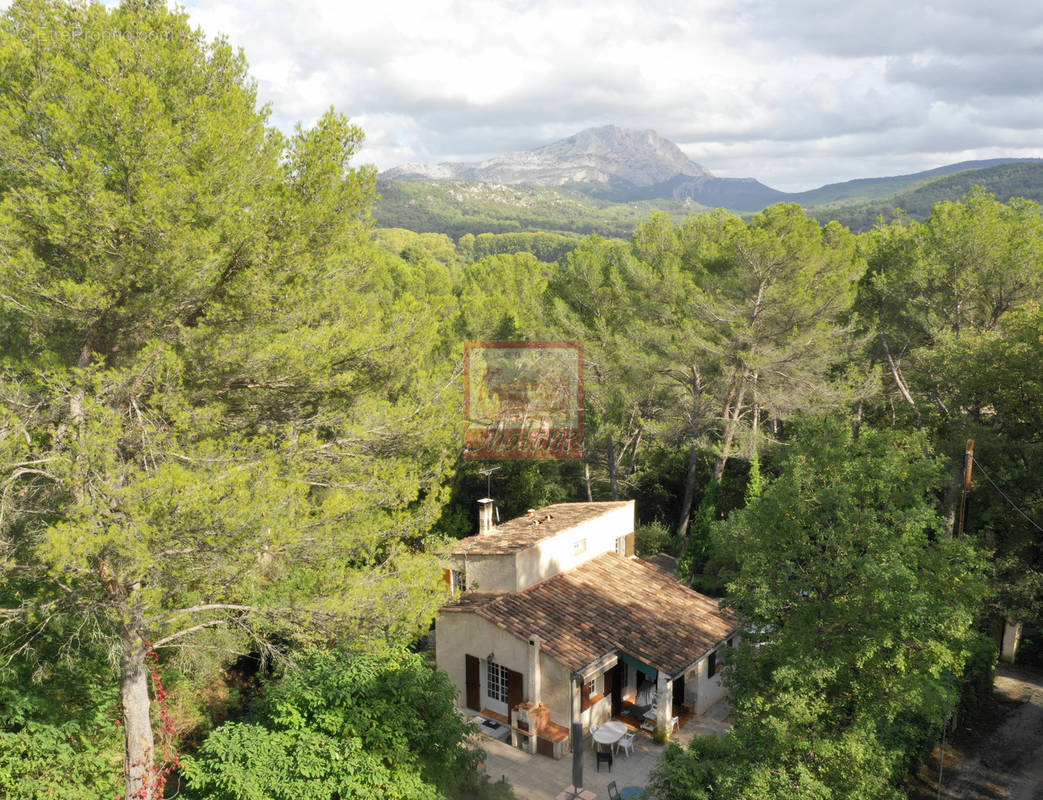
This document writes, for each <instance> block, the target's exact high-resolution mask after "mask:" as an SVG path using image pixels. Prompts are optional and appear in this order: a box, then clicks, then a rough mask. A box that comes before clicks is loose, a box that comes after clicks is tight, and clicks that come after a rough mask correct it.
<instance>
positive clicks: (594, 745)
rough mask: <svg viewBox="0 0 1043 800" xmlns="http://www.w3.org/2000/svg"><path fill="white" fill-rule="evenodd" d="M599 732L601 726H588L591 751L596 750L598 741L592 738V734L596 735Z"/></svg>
mask: <svg viewBox="0 0 1043 800" xmlns="http://www.w3.org/2000/svg"><path fill="white" fill-rule="evenodd" d="M599 730H601V726H600V725H591V726H590V745H591V749H593V750H597V749H598V740H597V739H595V738H594V734H595V733H597V732H598V731H599Z"/></svg>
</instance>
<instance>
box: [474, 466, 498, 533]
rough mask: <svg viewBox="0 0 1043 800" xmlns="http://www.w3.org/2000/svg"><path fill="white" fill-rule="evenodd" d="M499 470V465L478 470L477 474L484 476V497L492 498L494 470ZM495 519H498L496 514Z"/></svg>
mask: <svg viewBox="0 0 1043 800" xmlns="http://www.w3.org/2000/svg"><path fill="white" fill-rule="evenodd" d="M499 468H500V465H499V464H497V465H496V466H495V467H481V468H479V470H478V472H480V473H481V474H482V475H484V476H485V496H486V497H492V496H493V491H492V485H493V473H494V472H496V470H498V469H499ZM497 517H499V514H497ZM497 521H499V520H497Z"/></svg>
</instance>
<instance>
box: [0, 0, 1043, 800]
mask: <svg viewBox="0 0 1043 800" xmlns="http://www.w3.org/2000/svg"><path fill="white" fill-rule="evenodd" d="M58 97H60V98H62V102H61V103H57V102H55V100H54V98H58ZM267 113H268V112H267V111H266V110H265V109H264V108H259V105H258V102H257V97H256V94H255V84H254V83H253V81H252V80H251V78H250V76H249V73H248V69H247V65H246V63H245V60H244V58H243V56H242V55H241V54H239V53H236V52H235V51H234V50H233V49H232V48H231V47H230V46H229V45H228V43H227V42H226V41H225V40H223V39H220V40H216V41H208V40H207V39H206V38H205V37H204V36H203V35H202V34H201V33H199V32H198V31H193V30H192V29H191V28H190V26H189V25H188V21H187V17H186V15H185V13H184V12H183V11H170V10H168V9H167V8H166V6H164V5H162V4H151V3H137V2H130V3H126V4H124V5H123V6H121V7H119V8H118V9H108V8H106V7H104V6H101V5H90V6H81V5H75V6H70V5H66V4H65V3H62V2H57V0H16V2H14V3H13V4H12V5H11V7H10V8H9V9H8V10H6V11H5V12H4V13H3V15H2V17H0V287H2V291H0V340H2V342H3V346H2V348H0V786H2V787H3V790H4V792H5V794H6V796H8V797H12V798H19V799H22V798H25V799H26V800H28V799H29V798H33V799H34V800H35V798H50V797H58V798H68V800H80V799H81V798H82V799H83V800H87V799H88V798H90V799H91V800H93V798H97V797H104V796H114V795H119V796H123V797H127V798H132V797H133V798H141V799H142V800H154V799H155V798H160V797H163V796H175V795H176V796H178V797H185V798H188V800H217V799H220V800H226V799H227V800H231V799H232V798H278V800H282V799H283V798H286V799H287V800H288V799H289V798H299V797H308V798H316V799H317V800H334V798H346V797H359V798H370V797H373V798H376V797H389V798H399V799H400V800H450V799H452V800H474V799H475V798H495V797H500V798H503V797H506V796H508V795H509V793H510V790H509V788H508V787H503V786H496V785H490V784H484V783H483V782H482V781H481V780H480V778H479V774H478V772H477V770H476V765H477V763H478V762H479V761H480V760H481V759H482V754H481V752H480V751H479V750H476V749H475V748H474V747H473V742H472V740H471V739H470V738H469V735H470V733H471V729H470V727H469V725H466V724H464V723H463V722H462V720H461V718H460V717H459V715H458V714H457V713H456V711H455V709H454V706H453V700H454V697H453V689H452V685H451V684H450V683H449V681H448V678H447V676H445V674H444V673H441V672H438V671H437V670H435V669H434V668H433V666H432V664H431V661H430V659H428V658H427V657H426V656H425V655H424V654H423V653H422V652H418V651H420V650H421V647H420V643H421V641H422V638H423V636H424V635H425V634H426V633H428V632H429V630H430V628H431V625H432V622H433V620H434V618H435V615H436V613H437V609H438V607H439V605H440V604H441V603H442V602H444V600H445V598H446V590H445V586H444V583H443V582H442V565H441V564H440V562H439V558H438V555H437V552H438V549H439V547H440V546H442V545H444V544H445V543H446V542H447V541H448V540H451V539H454V538H459V537H462V536H466V535H469V534H470V533H472V532H473V529H474V520H473V509H474V505H475V500H476V499H477V498H479V497H482V496H485V494H486V493H487V492H491V494H492V496H493V497H494V498H496V499H497V502H498V505H499V508H500V511H501V513H502V514H503V516H504V517H509V516H512V515H514V514H520V513H522V512H524V510H525V509H526V508H529V507H539V506H542V505H544V504H547V503H552V502H557V501H567V500H590V499H593V500H611V499H620V498H633V499H635V500H636V507H637V513H638V516H639V522H640V525H639V528H638V530H637V536H636V538H637V547H638V552H639V555H648V554H651V553H655V552H658V551H660V550H665V551H667V552H670V553H672V554H673V555H675V556H677V557H678V559H679V563H680V578H681V579H682V580H684V581H686V582H688V583H690V584H691V585H693V586H694V587H696V588H698V589H701V590H704V591H706V592H708V593H712V594H714V595H715V596H717V595H723V596H724V597H725V602H726V603H727V604H728V605H730V606H731V607H732V608H734V609H735V611H736V612H737V613H739V614H740V615H741V616H742V617H743V618H744V620H745V622H746V624H747V627H746V636H745V640H744V642H743V644H742V646H741V647H738V648H735V651H734V653H732V654H731V655H729V657H728V659H729V666H730V675H731V677H730V681H731V689H732V692H733V697H734V714H733V719H734V730H733V732H732V733H731V734H729V735H728V736H726V737H723V738H721V739H708V740H700V739H697V740H696V743H695V744H694V745H693V746H692V749H691V750H689V751H681V750H680V749H678V748H675V747H670V748H668V749H667V750H666V751H665V757H664V759H663V761H662V762H661V765H660V767H659V768H658V770H657V772H656V775H655V779H654V783H653V786H652V790H653V791H654V792H655V793H656V797H658V798H660V800H666V799H667V798H671V799H672V800H673V799H680V798H713V799H714V800H769V799H770V800H783V798H793V797H809V798H810V797H814V798H821V799H822V800H847V798H854V797H857V798H865V799H866V800H895V798H899V797H901V796H902V786H903V783H904V779H905V775H906V774H907V772H908V770H909V768H910V767H911V766H912V765H914V764H915V762H916V759H917V758H918V757H919V756H920V754H921V753H922V752H923V750H924V748H925V747H926V746H929V745H930V744H931V743H933V742H934V741H935V740H936V739H937V737H938V736H940V734H941V732H942V730H943V729H944V728H945V726H946V725H948V724H949V722H950V720H951V718H952V715H953V714H954V713H955V712H956V710H957V709H960V708H967V707H970V706H971V705H973V703H974V702H975V699H976V697H978V696H980V694H981V693H982V692H983V691H984V690H985V688H986V687H987V686H988V685H989V681H990V680H991V669H992V667H993V665H994V663H995V657H996V653H995V645H994V640H993V638H992V637H993V633H994V630H995V629H996V627H997V625H1002V624H1003V622H1004V621H1007V622H1009V623H1010V624H1011V625H1023V626H1024V630H1025V632H1026V646H1025V649H1024V652H1025V656H1026V657H1027V658H1039V657H1040V652H1041V648H1040V645H1041V642H1040V638H1039V637H1040V633H1039V632H1040V630H1041V629H1043V528H1041V527H1040V526H1041V524H1043V486H1041V484H1040V481H1039V475H1040V474H1043V437H1041V436H1040V433H1039V431H1040V427H1041V424H1040V423H1041V420H1043V384H1041V381H1043V377H1041V372H1040V365H1041V364H1043V215H1041V209H1040V206H1039V205H1038V204H1037V203H1036V202H1033V201H1032V200H1022V199H1015V200H1010V201H1009V202H1006V198H1001V199H997V198H996V197H994V196H993V195H992V194H990V193H989V192H988V191H986V190H984V189H980V188H975V189H971V190H969V191H967V192H965V193H964V194H962V195H961V196H960V198H959V199H958V200H955V201H951V200H946V201H943V202H938V203H936V204H934V205H933V206H932V207H931V208H930V209H926V210H925V211H924V218H923V220H917V219H913V218H909V217H901V218H899V219H897V220H895V221H891V222H888V223H886V224H881V225H877V226H876V227H873V228H872V229H871V230H868V231H865V232H852V231H851V230H849V229H848V228H846V227H845V226H843V225H841V224H840V223H838V222H835V221H834V222H827V223H825V224H823V223H822V222H820V221H819V220H817V219H816V218H815V217H814V216H813V215H811V214H810V213H808V212H807V211H806V210H805V209H803V208H802V207H800V206H799V205H797V204H793V203H789V204H776V205H772V206H770V207H768V208H766V209H764V210H763V211H761V212H759V213H757V214H753V215H751V216H749V217H748V218H743V217H740V216H738V215H736V214H733V213H729V212H727V211H721V210H715V211H706V210H704V209H696V208H692V209H686V208H684V207H683V206H678V207H676V208H674V209H673V212H672V213H667V212H663V211H654V210H652V207H651V205H642V204H634V203H631V204H627V205H626V206H614V205H611V204H607V203H602V204H598V203H595V202H593V201H589V200H585V199H581V196H578V195H576V196H573V195H570V194H568V193H567V192H561V191H559V190H551V189H547V190H546V194H543V193H542V192H543V191H544V190H542V189H541V190H539V192H531V193H530V192H528V191H527V190H526V191H522V190H520V189H516V187H509V188H502V187H500V188H496V189H495V190H492V189H485V188H482V187H480V186H478V185H473V186H472V185H470V184H463V185H456V184H444V187H446V188H445V191H446V192H459V193H462V195H466V196H467V197H471V198H472V199H470V200H467V201H466V203H464V204H463V205H459V206H457V205H453V204H451V203H449V202H448V199H446V198H448V195H444V196H443V200H442V201H440V202H444V203H445V204H444V206H441V208H442V209H443V211H442V212H441V213H443V214H444V222H445V225H444V226H443V227H438V226H434V228H435V229H434V230H429V229H427V228H426V227H425V226H424V225H422V224H420V223H419V222H416V220H414V222H416V227H414V228H413V229H410V228H411V224H407V223H409V222H410V220H409V219H408V218H394V219H393V221H392V220H391V218H387V217H383V216H381V215H382V213H384V212H382V211H381V208H382V207H381V206H379V205H378V202H380V201H378V198H377V183H376V177H375V174H374V170H373V169H372V168H370V167H366V166H359V165H357V164H356V163H355V162H356V161H357V156H356V153H357V151H358V148H359V146H360V144H361V141H362V138H363V131H362V130H360V129H359V128H358V127H357V126H355V125H353V124H351V123H350V122H349V121H348V119H347V118H346V117H344V116H343V115H341V114H340V113H337V112H336V111H332V110H331V111H330V112H329V113H328V114H326V115H325V116H323V117H322V118H321V119H320V120H318V121H317V122H316V124H315V125H314V126H312V127H311V128H309V129H307V130H304V129H299V130H298V131H297V132H296V133H295V134H293V135H292V136H286V135H284V134H282V133H280V132H279V131H278V130H277V129H276V128H275V127H274V126H273V125H272V124H271V121H270V120H269V118H268V116H267ZM997 169H1000V170H1003V169H1009V172H1001V173H997V174H1000V175H1004V176H1006V177H1005V178H1004V180H1008V181H1010V182H1011V184H1010V185H1012V186H1014V185H1024V183H1019V182H1024V181H1033V180H1035V178H1034V177H1032V176H1033V175H1034V172H1033V169H1032V168H1031V165H1030V166H1024V165H1011V166H1010V167H1009V168H1003V167H1000V168H997ZM1036 169H1038V167H1036ZM975 175H977V173H975ZM1019 175H1020V176H1021V177H1019ZM963 179H964V178H963V177H961V176H960V175H955V176H951V177H950V178H946V179H944V180H952V181H957V182H958V181H960V180H963ZM953 185H954V186H958V185H960V184H959V183H956V184H953ZM416 187H420V188H416ZM401 188H402V187H401V186H400V185H398V184H394V185H391V186H390V187H385V188H384V189H383V191H384V201H383V202H384V203H385V204H387V203H388V202H389V201H388V197H389V195H390V196H391V200H392V203H397V204H398V205H397V206H396V207H398V208H401V209H406V210H407V211H405V212H403V213H404V214H407V215H408V209H410V208H412V206H411V202H412V200H413V199H416V198H418V197H419V196H420V194H419V193H420V192H424V191H428V190H427V189H425V188H423V186H422V185H420V184H414V185H412V188H409V189H402V192H403V194H396V193H397V192H399V190H400V189H401ZM413 189H415V190H416V192H417V194H412V195H411V194H410V193H409V192H411V191H413ZM432 196H433V195H432ZM535 197H541V198H543V200H541V201H540V204H536V205H534V206H533V207H532V209H531V211H530V212H528V213H529V216H526V215H525V214H521V213H518V208H519V207H524V202H526V198H535ZM497 198H499V199H497ZM452 199H453V200H454V202H455V200H456V198H452ZM425 202H426V201H425ZM461 202H463V201H461ZM467 203H471V205H467ZM588 203H589V204H588ZM384 207H391V206H387V205H385V206H384ZM418 207H419V206H418ZM461 209H472V211H473V213H464V211H463V210H461ZM688 210H693V211H698V212H699V213H692V214H688V213H682V211H684V212H687V211H688ZM585 215H586V216H585ZM599 215H600V216H599ZM373 216H376V219H377V225H379V226H380V227H378V228H375V227H374V226H373V220H372V217H373ZM472 216H476V217H480V218H481V219H480V220H477V221H476V220H472V219H470V217H472ZM418 219H419V218H418ZM592 219H597V220H599V222H597V224H594V223H592V222H591V220H592ZM537 222H539V225H538V226H537V225H536V224H535V223H537ZM472 223H474V224H472ZM492 224H495V225H499V226H501V227H500V228H499V229H497V230H495V231H490V230H487V229H485V228H483V226H485V225H492ZM601 225H604V226H606V227H605V228H602V227H601ZM540 226H542V228H543V231H542V232H532V231H527V230H526V229H527V228H530V227H540ZM592 230H597V231H602V232H604V231H608V232H610V233H611V234H612V235H611V236H606V235H587V234H589V232H590V231H592ZM494 234H495V235H494ZM488 339H510V340H529V341H547V340H581V341H583V342H584V348H585V349H584V357H585V360H586V363H585V365H584V375H585V384H584V403H585V419H586V427H585V439H584V458H583V459H582V460H575V461H549V460H548V461H531V462H525V461H511V462H503V463H499V464H497V465H496V466H498V467H499V468H500V469H499V470H498V471H496V472H495V473H494V474H493V475H492V476H489V475H482V474H480V473H479V469H480V468H481V467H483V466H486V465H485V464H482V463H476V462H473V461H466V460H464V459H463V452H462V446H463V428H464V424H465V420H464V409H463V406H464V403H463V396H464V393H463V385H462V381H463V377H462V375H463V346H464V343H465V342H467V341H473V340H488ZM968 440H974V442H975V451H974V459H975V461H974V471H973V481H972V482H971V486H970V493H969V495H968V496H967V498H966V503H963V502H962V498H961V490H962V487H963V485H964V471H963V470H964V464H965V455H964V454H965V449H966V444H967V441H968ZM961 509H962V510H963V512H962V513H961ZM417 709H422V713H417Z"/></svg>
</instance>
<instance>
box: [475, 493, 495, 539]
mask: <svg viewBox="0 0 1043 800" xmlns="http://www.w3.org/2000/svg"><path fill="white" fill-rule="evenodd" d="M493 528H494V525H493V501H492V498H489V497H483V498H482V499H481V500H479V501H478V535H479V536H484V535H485V534H487V533H492V532H493Z"/></svg>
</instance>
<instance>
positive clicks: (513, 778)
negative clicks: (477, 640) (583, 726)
mask: <svg viewBox="0 0 1043 800" xmlns="http://www.w3.org/2000/svg"><path fill="white" fill-rule="evenodd" d="M730 713H731V707H730V705H729V704H728V700H727V699H724V700H721V701H719V702H717V703H716V704H714V705H713V706H712V707H711V708H710V709H709V710H708V711H707V712H706V713H705V714H703V715H702V716H701V717H694V718H692V720H691V721H690V722H689V723H688V724H687V725H685V726H684V727H683V728H681V730H680V732H679V733H677V734H676V735H675V737H674V739H675V740H676V741H678V742H679V743H680V744H681V745H682V747H683V746H687V744H688V742H689V741H691V739H692V737H694V736H708V735H710V734H723V733H725V732H726V731H728V730H730V729H731V727H732V726H731V723H729V722H728V721H727V720H728V716H729V714H730ZM479 743H480V745H481V747H482V748H483V749H484V750H485V751H486V753H487V754H488V756H487V758H486V760H485V771H486V773H487V774H488V775H489V779H490V780H492V781H498V780H500V778H501V777H502V776H504V775H506V776H507V780H508V781H510V783H511V785H512V786H513V787H514V793H515V794H516V795H517V796H518V798H519V800H557V798H558V796H559V795H560V794H561V793H562V791H563V790H564V789H566V788H567V787H568V786H570V785H571V784H572V755H571V754H568V755H566V756H565V757H564V758H562V759H561V760H560V761H555V760H554V759H553V758H547V757H546V756H541V755H529V754H528V753H527V752H525V751H523V750H519V749H517V748H514V747H511V746H510V745H507V744H504V743H502V742H499V741H496V740H495V739H493V738H491V737H489V736H485V735H480V742H479ZM583 743H584V747H583V788H584V789H587V790H589V791H590V792H593V794H594V795H595V797H596V798H597V799H598V800H607V798H608V790H607V788H606V787H607V786H608V783H609V781H615V782H616V786H617V787H618V788H619V789H620V790H621V791H622V790H623V789H624V788H626V787H627V786H640V787H644V786H645V785H646V784H647V783H648V776H649V773H650V772H651V771H652V767H654V766H655V765H656V763H657V762H658V761H659V758H660V756H662V754H663V750H664V745H659V744H656V743H655V742H654V741H652V738H651V737H650V736H648V735H647V734H645V735H640V736H638V737H637V740H636V741H635V742H634V751H633V755H631V756H627V755H626V754H625V753H624V752H623V751H619V752H618V753H616V755H615V759H614V761H613V763H612V771H611V772H609V771H608V769H607V768H606V767H605V765H604V764H602V765H601V772H598V771H597V765H596V764H595V762H594V749H593V747H592V746H591V742H590V738H589V737H588V738H586V739H584V742H583Z"/></svg>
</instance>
